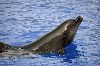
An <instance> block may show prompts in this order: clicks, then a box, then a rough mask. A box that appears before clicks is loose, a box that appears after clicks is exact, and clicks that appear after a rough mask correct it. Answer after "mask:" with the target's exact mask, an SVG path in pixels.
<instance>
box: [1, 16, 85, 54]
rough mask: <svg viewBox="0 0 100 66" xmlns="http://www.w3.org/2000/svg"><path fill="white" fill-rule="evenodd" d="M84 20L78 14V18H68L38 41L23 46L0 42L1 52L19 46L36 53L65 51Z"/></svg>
mask: <svg viewBox="0 0 100 66" xmlns="http://www.w3.org/2000/svg"><path fill="white" fill-rule="evenodd" d="M82 20H83V18H82V17H81V16H78V17H77V18H76V19H68V20H66V21H64V22H63V23H62V24H61V25H59V26H58V27H57V28H56V29H54V30H53V31H51V32H49V33H48V34H46V35H44V36H43V37H41V38H40V39H38V40H37V41H35V42H32V43H30V44H26V45H23V46H11V45H9V44H5V43H2V42H0V52H1V53H2V52H5V50H9V49H10V50H16V49H19V48H20V49H23V50H26V51H32V52H34V53H47V52H63V51H64V47H65V46H67V45H69V44H70V42H72V41H73V39H74V36H75V34H76V32H77V30H78V27H79V25H80V24H81V22H82Z"/></svg>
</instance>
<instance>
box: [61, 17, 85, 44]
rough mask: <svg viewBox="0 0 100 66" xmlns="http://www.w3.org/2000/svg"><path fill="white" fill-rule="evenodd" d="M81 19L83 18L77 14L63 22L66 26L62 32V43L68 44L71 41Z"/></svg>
mask: <svg viewBox="0 0 100 66" xmlns="http://www.w3.org/2000/svg"><path fill="white" fill-rule="evenodd" d="M82 20H83V18H82V17H81V16H78V17H77V18H76V19H70V20H68V21H67V22H66V23H65V25H66V26H65V30H64V33H63V41H64V45H66V44H67V45H68V44H69V43H70V42H71V41H73V39H74V36H75V34H76V32H77V30H78V27H79V25H80V24H81V22H82Z"/></svg>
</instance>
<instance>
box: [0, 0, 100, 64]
mask: <svg viewBox="0 0 100 66" xmlns="http://www.w3.org/2000/svg"><path fill="white" fill-rule="evenodd" d="M78 15H81V16H83V18H84V20H83V22H82V23H81V25H80V27H79V30H78V31H77V34H76V36H75V38H74V41H73V42H72V43H71V44H70V45H69V46H67V47H66V48H65V53H64V54H63V55H60V54H56V53H48V54H45V55H37V54H33V55H30V56H22V57H18V58H9V59H3V58H0V66H100V20H99V19H100V0H0V41H1V42H5V43H8V44H11V45H17V46H20V45H24V44H28V43H31V42H34V41H36V40H37V39H38V38H40V37H41V36H43V35H45V34H47V33H48V32H50V31H52V30H53V29H54V28H56V27H57V26H58V25H60V24H61V23H62V22H63V21H65V20H67V19H69V18H76V17H77V16H78Z"/></svg>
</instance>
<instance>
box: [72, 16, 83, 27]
mask: <svg viewBox="0 0 100 66" xmlns="http://www.w3.org/2000/svg"><path fill="white" fill-rule="evenodd" d="M82 20H83V17H82V16H78V17H77V18H76V19H75V22H74V24H76V23H79V25H80V23H81V22H82Z"/></svg>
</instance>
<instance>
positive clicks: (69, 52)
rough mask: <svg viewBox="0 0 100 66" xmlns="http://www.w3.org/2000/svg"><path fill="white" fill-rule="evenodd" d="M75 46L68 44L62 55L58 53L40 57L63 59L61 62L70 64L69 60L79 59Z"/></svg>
mask: <svg viewBox="0 0 100 66" xmlns="http://www.w3.org/2000/svg"><path fill="white" fill-rule="evenodd" d="M76 48H77V46H76V45H75V44H74V43H70V44H69V45H68V46H66V47H65V52H64V54H59V53H48V54H44V55H42V56H43V57H50V58H53V57H56V58H63V62H70V63H71V59H75V58H77V57H79V51H78V50H76Z"/></svg>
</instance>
